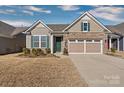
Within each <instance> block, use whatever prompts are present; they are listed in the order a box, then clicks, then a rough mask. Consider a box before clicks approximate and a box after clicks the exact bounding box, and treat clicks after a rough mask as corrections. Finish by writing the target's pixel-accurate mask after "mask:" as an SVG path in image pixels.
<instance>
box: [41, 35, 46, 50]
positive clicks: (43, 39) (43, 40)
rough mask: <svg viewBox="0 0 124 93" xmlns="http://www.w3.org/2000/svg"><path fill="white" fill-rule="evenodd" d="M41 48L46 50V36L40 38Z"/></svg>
mask: <svg viewBox="0 0 124 93" xmlns="http://www.w3.org/2000/svg"><path fill="white" fill-rule="evenodd" d="M41 47H42V48H47V36H41Z"/></svg>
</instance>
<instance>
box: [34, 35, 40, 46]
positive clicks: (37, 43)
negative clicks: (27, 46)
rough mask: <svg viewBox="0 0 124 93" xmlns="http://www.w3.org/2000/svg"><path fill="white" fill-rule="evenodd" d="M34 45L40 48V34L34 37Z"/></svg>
mask: <svg viewBox="0 0 124 93" xmlns="http://www.w3.org/2000/svg"><path fill="white" fill-rule="evenodd" d="M32 47H33V48H39V36H33V37H32Z"/></svg>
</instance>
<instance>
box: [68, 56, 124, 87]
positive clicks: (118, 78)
mask: <svg viewBox="0 0 124 93" xmlns="http://www.w3.org/2000/svg"><path fill="white" fill-rule="evenodd" d="M69 57H70V59H71V60H72V62H73V63H74V64H75V66H76V67H77V69H78V70H79V72H80V74H81V76H82V77H83V78H84V79H85V80H86V82H87V83H88V84H89V86H94V87H95V86H97V87H104V86H111V87H113V86H123V87H124V59H121V58H117V57H112V56H107V55H81V54H79V55H77V54H72V55H69Z"/></svg>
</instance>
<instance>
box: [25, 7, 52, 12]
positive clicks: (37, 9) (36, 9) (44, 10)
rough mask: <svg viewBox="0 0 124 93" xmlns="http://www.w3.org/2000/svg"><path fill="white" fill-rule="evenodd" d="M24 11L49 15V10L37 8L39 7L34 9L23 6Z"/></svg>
mask: <svg viewBox="0 0 124 93" xmlns="http://www.w3.org/2000/svg"><path fill="white" fill-rule="evenodd" d="M24 9H27V10H30V11H34V12H43V13H46V14H50V13H51V10H46V9H43V8H39V7H36V6H24Z"/></svg>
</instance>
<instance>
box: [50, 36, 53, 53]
mask: <svg viewBox="0 0 124 93" xmlns="http://www.w3.org/2000/svg"><path fill="white" fill-rule="evenodd" d="M50 45H51V53H52V54H53V35H52V34H51V44H50Z"/></svg>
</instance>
